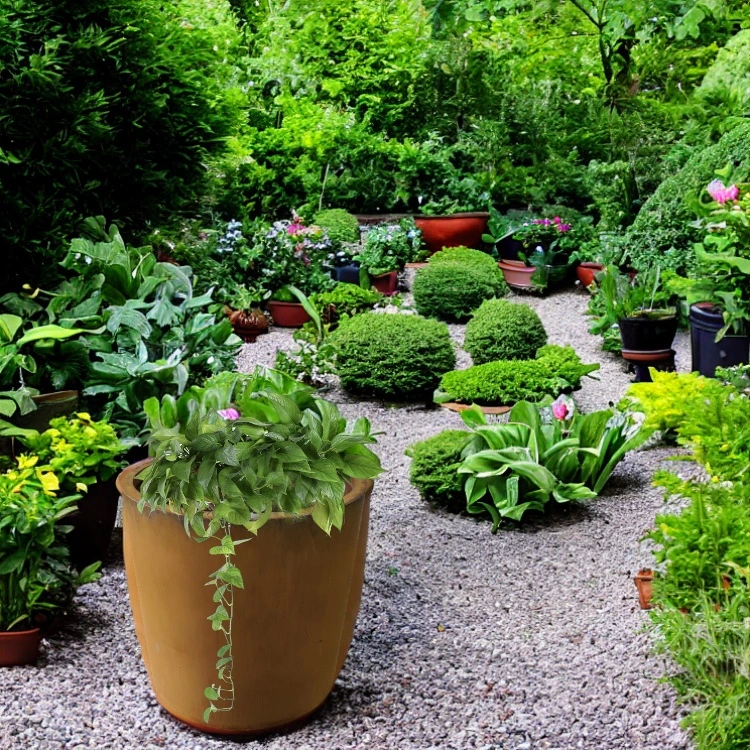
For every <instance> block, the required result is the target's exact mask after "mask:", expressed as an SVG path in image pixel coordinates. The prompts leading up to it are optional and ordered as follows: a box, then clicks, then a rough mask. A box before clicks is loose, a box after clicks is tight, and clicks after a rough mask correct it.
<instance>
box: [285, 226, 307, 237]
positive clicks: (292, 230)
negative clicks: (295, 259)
mask: <svg viewBox="0 0 750 750" xmlns="http://www.w3.org/2000/svg"><path fill="white" fill-rule="evenodd" d="M304 228H305V227H304V226H303V225H302V224H290V225H289V226H288V227H287V228H286V232H287V234H288V235H290V236H291V237H294V236H296V235H298V234H300V233H301V232H302V231H303V230H304Z"/></svg>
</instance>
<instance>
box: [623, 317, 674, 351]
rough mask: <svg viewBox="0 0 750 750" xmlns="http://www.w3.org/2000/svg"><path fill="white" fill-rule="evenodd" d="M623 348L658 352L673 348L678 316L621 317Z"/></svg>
mask: <svg viewBox="0 0 750 750" xmlns="http://www.w3.org/2000/svg"><path fill="white" fill-rule="evenodd" d="M618 325H619V326H620V338H621V339H622V348H623V349H627V350H628V351H634V352H657V351H664V350H667V349H671V348H672V341H674V337H675V334H676V333H677V316H676V315H665V316H662V317H653V316H649V315H643V316H640V317H637V318H636V317H631V318H620V320H619V321H618Z"/></svg>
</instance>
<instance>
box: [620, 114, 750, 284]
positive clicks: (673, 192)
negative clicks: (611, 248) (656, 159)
mask: <svg viewBox="0 0 750 750" xmlns="http://www.w3.org/2000/svg"><path fill="white" fill-rule="evenodd" d="M727 164H733V165H735V166H739V167H743V168H747V167H750V123H743V124H741V125H738V126H737V127H735V128H733V129H732V130H730V131H729V132H728V133H727V134H726V135H725V136H724V137H723V138H722V139H721V140H720V141H719V142H718V143H716V144H714V145H713V146H709V147H708V148H706V149H703V150H702V151H699V152H697V153H696V154H694V155H693V156H692V157H691V158H690V159H688V161H687V163H686V164H685V166H684V167H683V168H682V169H681V170H680V171H679V172H677V174H675V175H673V176H672V177H668V178H667V179H666V180H664V182H662V183H661V185H659V187H658V188H657V190H656V192H655V193H654V194H653V195H652V196H651V198H649V199H648V201H646V203H645V204H644V206H643V208H642V209H641V211H640V213H639V214H638V216H637V217H636V219H635V221H634V222H633V224H632V226H631V227H630V228H629V229H628V231H627V232H626V233H625V235H624V236H623V237H622V239H621V242H622V245H623V247H624V249H625V251H626V254H627V256H626V257H627V258H628V260H629V262H630V263H632V265H633V266H634V267H635V268H637V269H638V270H645V269H648V268H652V267H654V266H656V265H659V266H661V269H662V270H665V269H672V270H675V271H678V272H679V271H683V272H684V271H686V270H690V269H691V268H692V267H693V266H694V257H693V249H692V246H693V243H694V242H698V241H700V240H701V239H702V233H701V231H700V230H699V229H696V228H695V227H692V226H691V222H693V221H694V220H695V215H694V213H693V211H692V210H691V209H690V207H689V206H688V205H687V203H686V199H687V198H689V197H690V196H692V195H695V194H697V193H698V192H699V191H700V190H701V188H703V187H705V186H706V185H708V183H709V182H710V181H711V180H712V179H713V178H714V177H715V174H716V170H718V169H721V168H722V167H725V166H726V165H727Z"/></svg>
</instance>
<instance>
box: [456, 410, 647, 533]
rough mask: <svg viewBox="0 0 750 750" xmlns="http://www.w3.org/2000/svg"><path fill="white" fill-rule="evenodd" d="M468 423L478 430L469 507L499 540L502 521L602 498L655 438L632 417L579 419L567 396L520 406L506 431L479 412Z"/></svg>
mask: <svg viewBox="0 0 750 750" xmlns="http://www.w3.org/2000/svg"><path fill="white" fill-rule="evenodd" d="M461 417H462V418H463V420H464V422H465V423H466V424H467V425H468V426H469V427H472V428H473V429H474V433H473V435H472V437H471V439H470V440H469V441H468V442H467V444H466V445H465V447H464V449H463V452H462V455H463V457H464V461H463V462H462V464H461V466H460V467H459V469H458V473H459V474H460V475H461V476H462V477H463V478H464V479H465V493H466V507H467V510H468V511H469V513H475V514H485V513H488V514H489V515H490V517H491V518H492V531H493V533H494V532H495V531H497V528H498V526H499V525H500V523H501V521H502V520H503V519H505V518H510V519H512V520H514V521H520V520H521V518H522V517H523V515H524V514H525V513H526V512H527V511H529V510H536V511H544V509H545V506H546V505H547V504H548V503H550V502H553V501H554V502H557V503H566V502H570V501H573V500H591V499H593V498H595V497H596V496H597V495H598V494H599V493H600V492H601V491H602V490H603V489H604V486H605V485H606V483H607V481H608V480H609V478H610V476H611V475H612V472H613V471H614V470H615V467H616V466H617V464H618V463H619V462H620V461H621V460H622V459H623V457H624V456H625V454H626V453H627V452H628V451H631V450H634V449H635V448H637V447H638V446H639V445H641V444H642V443H644V442H645V441H646V440H647V439H648V435H649V433H648V431H645V430H642V429H641V425H640V423H639V421H638V420H637V419H636V418H635V417H634V416H633V415H632V414H627V413H624V412H619V411H613V410H612V409H604V410H602V411H596V412H592V413H591V414H580V413H579V412H577V411H576V410H575V407H574V405H573V401H572V399H570V398H566V397H565V396H563V397H560V398H558V399H557V400H556V401H555V402H554V403H552V404H551V405H550V404H546V405H544V406H539V405H536V404H531V403H528V402H526V401H521V402H519V403H517V404H516V405H515V406H514V407H513V408H512V409H511V411H510V416H509V419H508V422H507V423H504V424H492V425H490V424H487V420H486V417H485V416H484V414H483V413H482V411H481V409H479V408H478V407H476V406H474V407H472V408H471V409H467V410H466V411H464V412H462V414H461Z"/></svg>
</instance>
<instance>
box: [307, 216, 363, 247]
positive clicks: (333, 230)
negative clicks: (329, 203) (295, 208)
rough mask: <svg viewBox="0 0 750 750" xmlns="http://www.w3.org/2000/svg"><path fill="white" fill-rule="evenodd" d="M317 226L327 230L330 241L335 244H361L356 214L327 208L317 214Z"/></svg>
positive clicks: (313, 221)
mask: <svg viewBox="0 0 750 750" xmlns="http://www.w3.org/2000/svg"><path fill="white" fill-rule="evenodd" d="M312 223H313V224H314V225H315V226H318V227H322V228H323V229H325V230H326V234H327V235H328V239H330V240H331V241H333V242H359V222H358V221H357V217H356V216H355V215H354V214H350V213H349V212H348V211H345V210H344V209H343V208H327V209H326V210H325V211H320V212H319V213H317V214H315V217H314V218H313V220H312Z"/></svg>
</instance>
